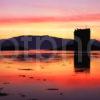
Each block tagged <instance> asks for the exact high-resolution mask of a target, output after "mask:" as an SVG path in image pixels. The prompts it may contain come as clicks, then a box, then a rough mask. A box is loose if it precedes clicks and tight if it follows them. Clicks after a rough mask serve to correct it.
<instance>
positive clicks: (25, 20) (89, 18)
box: [0, 13, 100, 24]
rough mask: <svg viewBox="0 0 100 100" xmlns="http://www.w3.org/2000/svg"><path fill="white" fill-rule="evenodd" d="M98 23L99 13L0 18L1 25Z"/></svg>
mask: <svg viewBox="0 0 100 100" xmlns="http://www.w3.org/2000/svg"><path fill="white" fill-rule="evenodd" d="M75 21H100V13H97V14H85V15H76V16H66V17H28V18H0V23H1V24H3V23H4V24H6V23H39V22H75Z"/></svg>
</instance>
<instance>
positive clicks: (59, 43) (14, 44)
mask: <svg viewBox="0 0 100 100" xmlns="http://www.w3.org/2000/svg"><path fill="white" fill-rule="evenodd" d="M89 45H91V50H100V41H99V40H96V39H91V40H90V44H89ZM37 49H38V50H74V40H73V39H63V38H57V37H52V36H48V35H44V36H38V35H37V36H32V35H27V36H26V35H25V36H24V35H22V36H18V37H12V38H9V39H1V40H0V50H1V51H3V50H37Z"/></svg>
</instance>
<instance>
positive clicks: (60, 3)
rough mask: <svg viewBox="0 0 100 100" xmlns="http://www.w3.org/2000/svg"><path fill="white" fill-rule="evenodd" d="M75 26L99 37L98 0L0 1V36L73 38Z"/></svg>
mask: <svg viewBox="0 0 100 100" xmlns="http://www.w3.org/2000/svg"><path fill="white" fill-rule="evenodd" d="M76 28H91V30H92V38H95V39H99V40H100V29H99V28H100V0H0V38H10V37H13V36H19V35H50V36H56V37H62V38H73V31H74V29H76Z"/></svg>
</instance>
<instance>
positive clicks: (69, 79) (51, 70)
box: [0, 51, 100, 100]
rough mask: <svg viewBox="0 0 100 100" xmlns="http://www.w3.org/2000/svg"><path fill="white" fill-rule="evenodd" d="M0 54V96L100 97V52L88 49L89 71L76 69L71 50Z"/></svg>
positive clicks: (0, 99)
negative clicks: (89, 52)
mask: <svg viewBox="0 0 100 100" xmlns="http://www.w3.org/2000/svg"><path fill="white" fill-rule="evenodd" d="M23 53H25V54H27V53H29V57H28V58H27V59H24V57H23ZM36 53H37V54H39V53H42V54H43V57H42V56H41V57H39V56H37V55H36ZM0 54H1V58H0V100H100V52H92V53H91V65H90V68H88V71H87V68H85V69H84V70H78V71H76V67H75V66H74V54H73V52H64V51H63V52H58V51H53V52H51V51H29V52H27V51H26V52H23V51H21V52H1V53H0ZM13 55H15V56H16V57H15V56H13ZM26 56H27V55H26Z"/></svg>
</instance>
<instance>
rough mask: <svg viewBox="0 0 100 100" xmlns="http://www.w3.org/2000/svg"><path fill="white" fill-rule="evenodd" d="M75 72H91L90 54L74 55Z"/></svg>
mask: <svg viewBox="0 0 100 100" xmlns="http://www.w3.org/2000/svg"><path fill="white" fill-rule="evenodd" d="M74 68H75V72H86V73H89V72H90V53H80V54H76V53H74Z"/></svg>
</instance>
